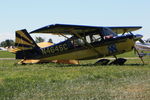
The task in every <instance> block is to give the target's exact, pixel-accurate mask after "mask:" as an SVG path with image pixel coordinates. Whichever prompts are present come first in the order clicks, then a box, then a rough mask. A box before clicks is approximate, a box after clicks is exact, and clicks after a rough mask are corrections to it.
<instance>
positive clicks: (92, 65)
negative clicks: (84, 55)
mask: <svg viewBox="0 0 150 100" xmlns="http://www.w3.org/2000/svg"><path fill="white" fill-rule="evenodd" d="M145 65H148V64H144V65H143V64H124V65H99V64H92V63H91V64H78V65H73V64H57V65H56V66H55V67H98V66H103V67H109V66H114V67H115V66H120V67H123V66H137V67H138V66H139V67H141V66H145Z"/></svg>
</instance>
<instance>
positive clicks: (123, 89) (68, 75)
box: [0, 53, 150, 100]
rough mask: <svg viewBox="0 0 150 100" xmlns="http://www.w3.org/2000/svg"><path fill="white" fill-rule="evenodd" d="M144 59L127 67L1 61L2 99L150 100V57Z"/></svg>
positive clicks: (89, 62) (126, 65) (135, 61)
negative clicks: (143, 63) (20, 63)
mask: <svg viewBox="0 0 150 100" xmlns="http://www.w3.org/2000/svg"><path fill="white" fill-rule="evenodd" d="M128 55H131V54H130V53H129V54H125V55H120V56H127V57H128ZM144 60H145V65H142V63H141V61H140V60H139V59H130V60H128V61H127V63H126V64H125V65H123V66H116V65H113V66H101V65H94V64H93V63H94V62H96V60H87V61H81V64H80V65H66V64H54V63H49V64H33V65H16V64H15V63H16V62H17V61H16V60H0V100H149V98H150V58H149V57H147V58H145V59H144Z"/></svg>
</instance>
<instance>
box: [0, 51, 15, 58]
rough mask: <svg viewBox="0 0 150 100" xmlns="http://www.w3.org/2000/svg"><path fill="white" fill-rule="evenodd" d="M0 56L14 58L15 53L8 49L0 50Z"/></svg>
mask: <svg viewBox="0 0 150 100" xmlns="http://www.w3.org/2000/svg"><path fill="white" fill-rule="evenodd" d="M0 58H15V54H13V53H10V52H8V51H0Z"/></svg>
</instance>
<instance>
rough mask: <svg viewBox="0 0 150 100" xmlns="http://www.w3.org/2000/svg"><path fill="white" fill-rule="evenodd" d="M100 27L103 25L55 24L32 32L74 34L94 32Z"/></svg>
mask: <svg viewBox="0 0 150 100" xmlns="http://www.w3.org/2000/svg"><path fill="white" fill-rule="evenodd" d="M100 28H102V27H94V26H82V25H67V24H54V25H48V26H45V27H42V28H39V29H37V30H34V31H32V32H30V33H50V34H54V35H59V34H62V33H63V34H65V35H73V33H78V34H83V33H87V32H93V31H96V30H99V29H100Z"/></svg>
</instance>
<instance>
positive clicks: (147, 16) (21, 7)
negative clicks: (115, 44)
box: [0, 0, 150, 42]
mask: <svg viewBox="0 0 150 100" xmlns="http://www.w3.org/2000/svg"><path fill="white" fill-rule="evenodd" d="M149 4H150V0H1V3H0V42H1V41H4V40H6V39H15V31H16V30H20V29H27V31H28V32H30V31H33V30H35V29H38V28H41V27H43V26H46V25H50V24H56V23H58V24H77V25H90V26H142V27H143V28H142V29H141V30H139V31H136V32H134V33H139V34H142V35H143V36H144V39H147V38H150V30H149V29H150V5H149ZM36 36H43V38H45V39H48V38H52V39H53V42H58V41H61V40H62V37H58V36H52V35H39V34H34V35H32V37H34V38H35V37H36Z"/></svg>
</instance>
